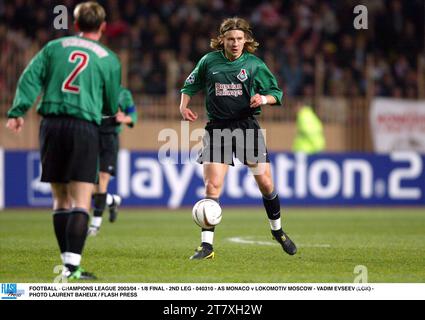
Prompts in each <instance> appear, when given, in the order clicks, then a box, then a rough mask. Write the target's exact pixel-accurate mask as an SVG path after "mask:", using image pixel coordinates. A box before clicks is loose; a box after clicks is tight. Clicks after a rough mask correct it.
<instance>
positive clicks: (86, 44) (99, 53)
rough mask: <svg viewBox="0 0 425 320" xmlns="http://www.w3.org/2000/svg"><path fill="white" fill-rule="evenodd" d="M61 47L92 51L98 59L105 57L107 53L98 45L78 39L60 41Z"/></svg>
mask: <svg viewBox="0 0 425 320" xmlns="http://www.w3.org/2000/svg"><path fill="white" fill-rule="evenodd" d="M62 47H64V48H66V47H81V48H85V49H89V50H91V51H93V52H94V53H95V54H96V55H97V56H98V57H99V58H104V57H107V56H108V55H109V54H108V51H106V50H105V49H104V48H102V47H101V46H100V45H98V44H96V43H94V42H91V41H88V40H84V39H79V38H67V39H65V40H63V41H62Z"/></svg>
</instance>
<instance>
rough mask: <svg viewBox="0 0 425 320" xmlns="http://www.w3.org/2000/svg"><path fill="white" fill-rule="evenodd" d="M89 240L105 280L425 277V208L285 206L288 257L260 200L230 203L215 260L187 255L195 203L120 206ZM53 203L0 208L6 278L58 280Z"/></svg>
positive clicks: (88, 250) (90, 261) (87, 263)
mask: <svg viewBox="0 0 425 320" xmlns="http://www.w3.org/2000/svg"><path fill="white" fill-rule="evenodd" d="M107 218H108V217H107V212H105V218H104V222H103V226H102V228H101V232H100V234H99V235H98V236H97V237H90V238H88V240H87V242H86V247H85V251H84V254H83V261H82V265H83V266H84V267H85V268H86V269H87V270H88V271H91V272H94V273H95V274H96V275H97V276H98V278H99V279H98V282H105V283H114V282H115V283H122V282H134V283H152V282H157V283H161V282H162V283H186V282H187V283H223V282H225V283H246V282H249V283H296V282H312V283H313V282H346V283H349V282H353V281H354V279H355V277H356V274H354V268H355V267H356V266H357V265H364V266H366V267H367V271H368V281H369V282H371V283H373V282H391V283H398V282H403V283H404V282H425V210H424V209H423V208H422V209H378V208H374V209H335V208H330V209H287V210H285V214H284V220H283V222H284V226H285V230H286V231H287V232H288V233H289V235H290V236H291V238H292V239H293V240H294V241H295V242H296V243H297V244H298V247H299V251H298V253H297V255H295V256H293V257H290V256H288V255H286V254H284V253H283V251H282V250H281V248H280V246H279V245H277V244H276V243H274V242H273V241H272V240H271V235H270V231H269V226H268V222H267V219H266V215H265V213H264V211H263V210H261V209H225V211H224V215H223V220H222V222H221V224H220V225H219V226H218V227H217V229H216V235H215V246H214V247H215V252H216V259H214V260H205V261H190V260H189V259H188V258H189V256H190V255H191V254H192V253H193V251H194V249H195V248H196V247H197V246H198V245H199V242H200V241H199V240H200V239H199V228H198V227H197V226H196V225H195V223H194V222H193V221H192V218H191V214H190V210H188V209H187V210H178V211H170V210H142V209H140V210H121V211H120V213H119V216H118V220H117V222H116V223H114V224H111V223H109V221H108V220H107ZM60 264H61V262H60V258H59V252H58V247H57V244H56V239H55V237H54V233H53V226H52V218H51V214H50V213H49V211H48V210H45V211H41V210H27V211H15V210H6V211H3V212H0V282H18V283H24V282H32V283H34V282H46V283H48V282H53V279H54V278H55V277H56V276H57V274H55V273H53V268H54V267H55V266H56V265H60Z"/></svg>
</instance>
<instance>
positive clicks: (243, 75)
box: [236, 69, 248, 82]
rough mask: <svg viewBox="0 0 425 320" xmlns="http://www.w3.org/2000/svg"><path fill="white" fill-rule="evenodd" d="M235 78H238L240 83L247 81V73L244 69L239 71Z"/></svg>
mask: <svg viewBox="0 0 425 320" xmlns="http://www.w3.org/2000/svg"><path fill="white" fill-rule="evenodd" d="M236 78H238V79H239V80H240V81H242V82H244V81H246V80H247V79H248V73H247V72H246V70H245V69H241V71H240V72H239V74H238V75H237V76H236Z"/></svg>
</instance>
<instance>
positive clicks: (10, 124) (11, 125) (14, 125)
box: [6, 117, 24, 133]
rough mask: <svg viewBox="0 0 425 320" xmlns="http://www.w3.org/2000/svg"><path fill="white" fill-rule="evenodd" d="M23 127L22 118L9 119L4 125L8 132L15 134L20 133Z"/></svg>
mask: <svg viewBox="0 0 425 320" xmlns="http://www.w3.org/2000/svg"><path fill="white" fill-rule="evenodd" d="M23 126H24V118H22V117H18V118H9V119H8V120H7V123H6V128H8V129H9V130H12V131H13V132H15V133H19V132H21V130H22V128H23Z"/></svg>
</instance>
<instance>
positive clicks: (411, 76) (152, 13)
mask: <svg viewBox="0 0 425 320" xmlns="http://www.w3.org/2000/svg"><path fill="white" fill-rule="evenodd" d="M78 2H81V1H73V0H61V1H47V0H13V1H9V0H4V1H0V50H1V51H0V54H1V57H0V92H5V91H4V90H7V89H10V88H6V83H7V74H8V73H7V72H8V71H7V70H8V68H10V61H12V60H13V59H14V57H15V53H16V52H22V51H26V50H28V48H29V47H30V46H31V45H33V44H34V43H36V44H38V45H39V46H42V45H44V44H45V43H46V42H47V41H49V40H51V39H53V38H57V37H60V36H64V35H68V34H72V27H71V24H72V10H73V8H74V7H75V4H76V3H78ZM99 2H100V3H101V4H102V5H104V6H105V8H106V11H107V16H108V17H107V19H108V29H107V32H106V37H105V39H104V41H105V42H106V44H107V45H109V46H111V47H112V48H114V49H115V50H119V49H128V50H129V53H130V54H129V57H130V59H129V70H128V72H129V74H128V86H129V88H130V89H131V90H132V91H134V93H135V94H137V93H143V94H146V95H164V94H166V93H176V94H177V93H178V89H179V88H180V87H181V85H182V84H183V82H184V80H185V78H186V76H187V75H188V74H189V73H190V71H191V70H192V69H193V67H194V65H195V64H196V62H197V61H198V60H199V59H200V58H201V57H202V56H203V55H204V54H205V53H207V52H208V51H210V48H209V43H210V39H211V38H213V37H216V36H217V34H218V28H219V25H220V23H221V22H222V20H223V19H224V18H226V17H232V16H240V17H244V18H246V19H248V20H249V21H250V22H251V25H252V28H253V31H254V36H255V38H256V40H257V41H258V42H259V43H260V47H259V50H258V55H259V56H260V57H261V58H263V59H264V60H265V61H266V63H267V65H268V66H269V68H270V69H271V70H272V72H273V73H274V74H275V75H276V76H277V78H278V81H279V83H280V85H281V87H282V88H283V89H284V93H285V94H286V95H287V96H311V95H313V94H314V92H315V90H320V91H321V93H323V94H325V95H328V96H346V97H353V96H364V95H366V93H367V92H368V88H373V90H374V92H373V94H374V95H376V96H384V97H403V98H411V99H417V98H418V85H417V83H418V76H419V74H418V55H419V54H421V53H422V54H423V53H424V50H425V49H424V37H425V36H424V29H425V26H424V23H425V17H424V14H425V13H424V12H425V8H424V6H425V2H424V1H423V0H408V1H401V0H370V1H361V4H364V5H366V7H367V9H368V29H367V30H356V29H355V28H354V27H353V20H354V18H355V17H356V15H355V14H354V13H353V8H354V6H355V5H357V4H359V3H360V1H355V0H269V1H245V0H244V1H242V0H183V1H176V0H120V1H117V0H107V1H99ZM59 4H61V5H65V6H66V7H67V8H68V9H69V20H70V21H69V25H70V29H69V30H68V31H65V30H55V29H54V28H53V20H54V18H55V15H54V13H53V8H54V6H55V5H59ZM15 60H16V59H15ZM15 60H13V61H15ZM368 63H369V66H371V68H370V69H368V68H367V65H368ZM170 66H174V67H170ZM170 70H171V71H173V72H172V74H174V75H175V81H174V82H172V83H174V84H175V86H174V87H171V88H170V86H169V83H170V80H169V79H170V78H169V77H170ZM317 70H319V72H316V71H317ZM367 70H369V71H367ZM9 71H10V70H9ZM372 79H373V80H374V81H373V83H374V84H375V85H374V86H373V87H368V86H369V85H370V84H371V81H370V80H372ZM14 85H16V83H15V84H14ZM167 90H168V92H167ZM170 90H171V91H173V92H170ZM316 92H317V91H316Z"/></svg>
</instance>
